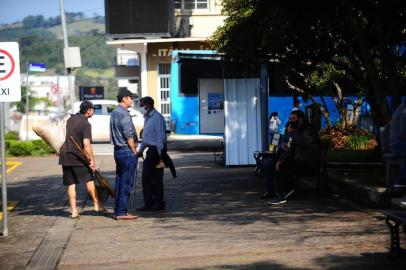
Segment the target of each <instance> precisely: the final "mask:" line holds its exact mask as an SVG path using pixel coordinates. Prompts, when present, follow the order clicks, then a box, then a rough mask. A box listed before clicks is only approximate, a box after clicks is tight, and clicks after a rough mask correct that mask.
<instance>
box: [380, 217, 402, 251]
mask: <svg viewBox="0 0 406 270" xmlns="http://www.w3.org/2000/svg"><path fill="white" fill-rule="evenodd" d="M384 214H385V216H386V217H385V223H386V225H388V227H389V233H390V247H389V256H390V257H391V258H397V257H398V256H399V255H400V254H401V253H405V250H404V249H402V248H401V247H400V237H399V227H402V229H403V232H404V233H405V234H406V211H402V210H389V211H385V212H384Z"/></svg>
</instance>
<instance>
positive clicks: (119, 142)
mask: <svg viewBox="0 0 406 270" xmlns="http://www.w3.org/2000/svg"><path fill="white" fill-rule="evenodd" d="M130 138H133V139H134V143H136V142H138V137H137V133H136V131H135V127H134V124H133V121H132V119H131V115H130V113H129V112H128V111H127V110H126V109H125V108H124V107H123V106H121V105H118V106H117V107H116V108H115V109H114V111H113V112H112V113H111V116H110V143H112V144H114V146H128V143H127V140H128V139H130Z"/></svg>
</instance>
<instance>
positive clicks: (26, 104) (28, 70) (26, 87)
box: [25, 62, 30, 141]
mask: <svg viewBox="0 0 406 270" xmlns="http://www.w3.org/2000/svg"><path fill="white" fill-rule="evenodd" d="M26 75H27V77H26V78H25V79H26V80H25V82H26V84H25V120H26V123H25V124H26V125H27V126H26V128H25V130H26V135H25V140H26V141H28V110H29V107H28V92H29V91H30V86H29V80H28V76H29V75H30V63H29V62H27V74H26Z"/></svg>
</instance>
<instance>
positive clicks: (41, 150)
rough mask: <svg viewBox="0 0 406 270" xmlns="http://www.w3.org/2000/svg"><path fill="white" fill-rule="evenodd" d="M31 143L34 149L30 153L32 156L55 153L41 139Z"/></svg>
mask: <svg viewBox="0 0 406 270" xmlns="http://www.w3.org/2000/svg"><path fill="white" fill-rule="evenodd" d="M32 144H33V145H34V150H33V152H32V155H34V156H46V155H48V154H51V153H52V154H53V153H55V150H54V149H52V147H50V146H49V145H48V144H47V143H46V142H44V141H43V140H35V141H32Z"/></svg>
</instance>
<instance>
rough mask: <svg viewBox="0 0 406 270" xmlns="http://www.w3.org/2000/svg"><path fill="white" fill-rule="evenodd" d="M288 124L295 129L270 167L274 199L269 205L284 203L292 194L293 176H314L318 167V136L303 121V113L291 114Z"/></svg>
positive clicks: (294, 112) (299, 111)
mask: <svg viewBox="0 0 406 270" xmlns="http://www.w3.org/2000/svg"><path fill="white" fill-rule="evenodd" d="M289 122H290V123H291V124H292V127H293V128H295V127H297V129H296V130H294V131H293V132H292V140H291V142H290V145H289V147H286V149H285V151H284V152H283V154H282V155H281V156H280V157H279V158H278V160H277V161H276V162H275V166H274V167H272V171H273V176H274V188H275V190H274V194H275V195H274V197H273V198H272V199H271V201H270V202H269V203H270V204H279V203H284V202H286V198H287V197H288V196H290V195H291V194H292V193H293V192H294V185H295V183H294V177H293V176H294V175H296V176H314V175H315V174H316V173H317V172H318V170H319V166H320V143H319V139H318V134H317V132H315V130H314V129H313V128H312V126H311V125H309V124H308V123H307V121H306V120H305V115H304V113H303V111H301V110H296V111H293V112H291V116H290V117H289Z"/></svg>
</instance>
